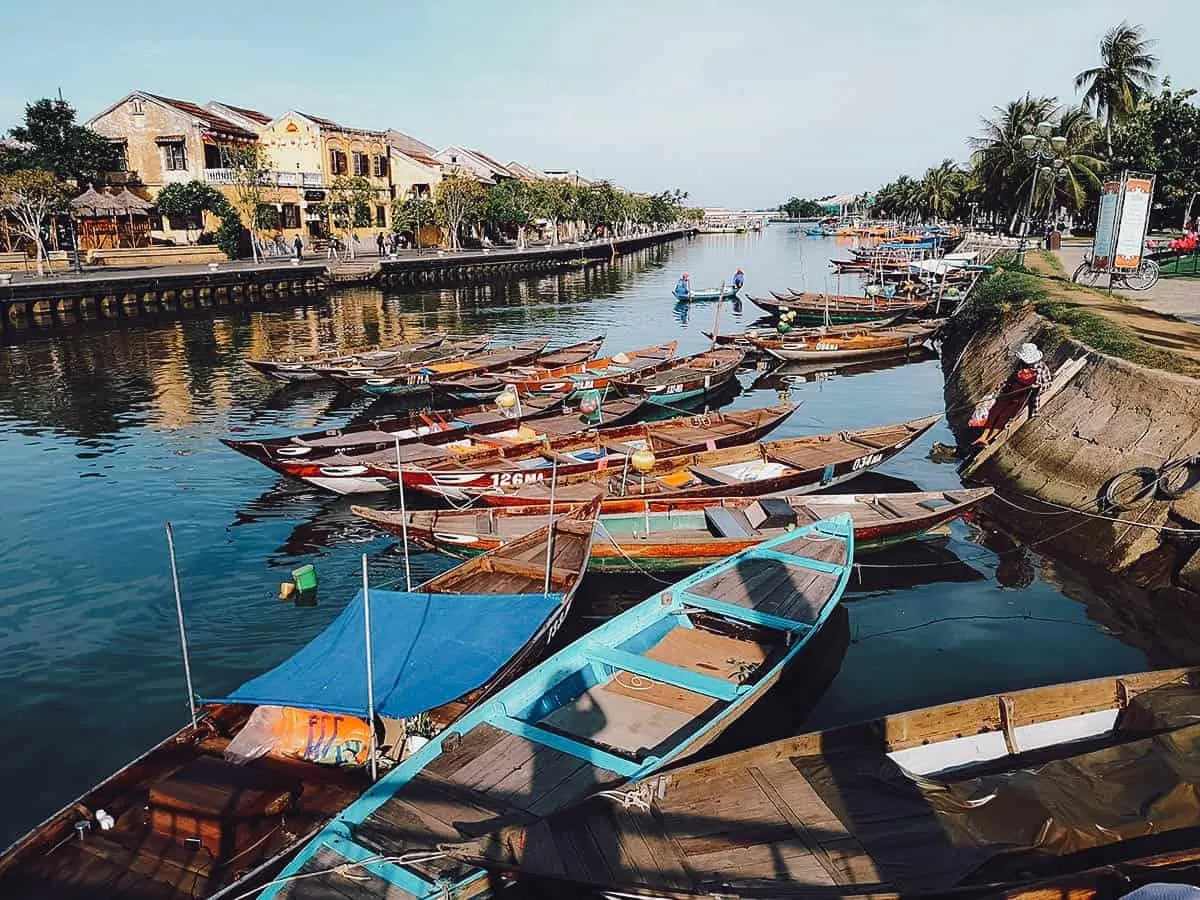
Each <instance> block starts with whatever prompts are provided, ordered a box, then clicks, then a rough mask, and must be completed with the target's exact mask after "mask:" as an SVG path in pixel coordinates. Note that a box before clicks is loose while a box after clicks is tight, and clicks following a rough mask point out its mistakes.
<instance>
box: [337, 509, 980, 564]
mask: <svg viewBox="0 0 1200 900" xmlns="http://www.w3.org/2000/svg"><path fill="white" fill-rule="evenodd" d="M992 493H993V489H992V488H975V489H973V490H959V491H929V492H914V493H901V494H863V495H858V496H855V495H853V494H844V495H837V494H805V495H802V496H796V497H770V498H766V497H763V498H757V499H756V498H753V497H717V498H712V499H700V500H645V499H641V498H620V497H617V498H613V499H606V500H605V501H604V503H603V504H602V505H601V507H600V517H599V518H598V519H597V520H596V524H597V525H598V526H599V528H598V529H597V534H598V537H597V539H596V540H595V542H594V543H593V544H592V558H591V562H590V563H589V564H588V571H589V572H625V573H633V574H637V573H639V572H643V571H651V572H665V571H676V572H678V571H692V570H695V569H700V568H703V567H704V566H707V565H711V564H712V563H714V562H717V561H719V560H722V559H724V558H725V557H727V556H729V555H730V554H733V553H740V552H741V551H742V550H745V549H746V548H747V547H752V546H753V545H754V544H757V543H759V542H760V541H764V540H767V539H769V538H773V537H776V536H778V535H780V534H783V533H784V532H785V531H788V530H789V529H792V528H795V527H796V526H798V525H807V524H809V523H811V522H816V521H818V520H820V519H827V518H829V517H831V516H834V515H837V514H839V513H848V514H849V515H850V516H851V517H852V518H853V520H854V546H855V550H856V552H858V553H862V552H864V551H867V550H879V549H882V548H884V547H890V546H892V545H894V544H899V543H902V542H904V541H909V540H913V539H915V538H918V537H920V536H922V535H925V534H928V533H929V532H930V531H932V530H933V529H935V528H939V527H940V526H942V525H945V524H946V523H947V522H950V521H953V520H954V519H957V518H959V517H960V516H962V515H963V514H964V513H966V512H967V511H968V510H970V509H971V508H972V507H974V506H975V505H976V504H978V503H980V502H981V501H982V500H983V499H984V498H985V497H989V496H991V494H992ZM352 511H353V512H354V514H355V515H357V516H358V517H360V518H362V519H365V520H366V521H368V522H370V523H371V524H373V525H376V526H378V527H380V528H382V529H384V530H385V531H388V532H390V533H392V534H395V535H403V534H405V533H407V535H408V539H409V540H410V541H412V542H413V543H415V544H419V545H420V546H422V547H426V548H428V549H430V550H434V551H437V552H439V553H445V554H448V555H450V556H456V557H461V558H468V557H471V556H474V555H475V554H477V553H484V552H486V551H488V550H493V549H495V548H496V547H499V546H501V545H502V544H503V543H505V542H506V541H510V540H513V539H514V538H518V537H521V536H522V535H524V534H526V533H528V532H529V530H530V529H532V528H536V527H537V525H538V523H539V522H544V521H545V519H546V507H544V506H500V507H496V506H493V507H489V508H488V509H487V510H486V512H481V511H476V510H469V511H467V510H442V509H439V510H419V511H415V512H410V513H408V520H407V527H405V524H406V523H405V521H404V516H403V515H402V514H401V513H399V512H393V511H389V510H379V509H369V508H367V507H362V506H355V507H352Z"/></svg>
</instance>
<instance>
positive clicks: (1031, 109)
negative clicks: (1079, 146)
mask: <svg viewBox="0 0 1200 900" xmlns="http://www.w3.org/2000/svg"><path fill="white" fill-rule="evenodd" d="M1057 105H1058V104H1057V101H1056V100H1055V99H1054V98H1053V97H1034V96H1033V95H1031V94H1026V95H1025V96H1024V97H1021V98H1020V99H1018V100H1013V101H1011V102H1009V103H1007V104H1005V105H1004V106H997V107H995V111H996V115H995V116H994V117H992V118H990V119H988V118H985V119H983V120H982V124H983V131H982V132H981V133H980V134H979V135H977V136H976V137H973V138H970V139H969V140H968V142H967V143H968V144H969V145H970V146H971V147H972V148H974V150H975V154H974V155H973V157H972V162H973V165H974V181H975V184H976V188H977V193H978V197H979V202H980V206H981V208H982V209H984V210H986V211H988V212H995V213H998V214H1000V215H1002V216H1004V217H1005V218H1007V219H1009V220H1010V222H1011V223H1013V224H1015V223H1016V220H1017V217H1018V216H1019V215H1020V213H1021V211H1022V209H1023V208H1024V200H1025V197H1027V196H1028V191H1029V184H1030V182H1031V180H1032V178H1033V173H1034V171H1035V168H1034V162H1033V160H1031V159H1030V158H1029V157H1028V155H1027V154H1026V153H1025V151H1024V150H1023V149H1022V147H1021V137H1022V135H1024V134H1026V133H1028V132H1029V131H1032V130H1033V129H1034V128H1035V127H1036V125H1037V124H1038V123H1039V122H1044V121H1047V120H1049V119H1051V118H1053V115H1054V112H1055V109H1056V108H1057Z"/></svg>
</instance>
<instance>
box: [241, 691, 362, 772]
mask: <svg viewBox="0 0 1200 900" xmlns="http://www.w3.org/2000/svg"><path fill="white" fill-rule="evenodd" d="M370 747H371V732H370V730H369V729H368V727H367V723H366V722H364V721H363V720H362V719H360V718H357V717H356V716H347V715H339V714H335V713H325V712H316V711H314V710H310V709H295V708H294V707H290V706H257V707H255V709H254V712H252V713H251V714H250V717H249V719H247V720H246V724H245V726H244V727H243V728H242V730H241V731H239V732H238V733H237V735H236V736H235V737H234V739H233V740H232V741H230V742H229V746H228V747H226V748H225V758H226V759H227V760H229V761H230V762H232V763H237V764H238V765H242V764H244V763H248V762H250V761H251V760H253V759H258V758H259V757H262V756H268V755H270V756H277V757H286V758H289V759H302V760H305V761H307V762H311V763H319V764H321V765H327V766H361V765H363V764H364V763H366V761H367V756H368V754H369V753H370Z"/></svg>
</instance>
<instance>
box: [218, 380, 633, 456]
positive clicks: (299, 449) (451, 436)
mask: <svg viewBox="0 0 1200 900" xmlns="http://www.w3.org/2000/svg"><path fill="white" fill-rule="evenodd" d="M645 406H646V401H645V399H644V398H641V397H617V398H614V399H609V400H606V401H604V402H603V403H601V404H600V405H599V406H598V408H597V409H596V411H595V412H593V413H585V412H583V411H582V409H580V408H579V406H578V405H577V404H575V405H568V402H567V401H564V400H560V399H559V398H557V397H528V398H526V399H524V400H523V401H521V403H520V405H519V406H518V407H517V408H516V409H515V410H513V411H505V410H502V409H497V408H496V406H495V405H493V404H486V405H483V406H476V407H472V408H469V409H459V410H456V411H455V412H453V413H451V412H438V411H436V410H433V411H429V412H413V413H408V414H407V415H403V416H396V417H394V418H387V419H374V420H372V421H370V422H366V423H364V424H362V425H351V426H347V427H345V428H331V429H327V430H325V431H312V432H308V433H306V434H298V435H289V436H285V437H277V438H262V439H259V440H248V441H235V440H228V439H225V438H222V439H221V442H222V443H223V444H225V445H226V446H227V447H231V448H232V449H234V450H236V451H238V452H239V453H241V454H244V455H245V456H248V457H250V458H251V459H253V460H257V461H258V462H260V463H262V464H263V465H265V466H268V467H269V468H272V469H275V470H276V471H278V472H282V473H283V474H285V475H294V474H298V473H299V472H300V471H301V469H302V468H303V467H302V466H298V465H297V464H302V463H305V462H307V461H308V460H318V459H323V458H326V457H329V456H330V455H332V454H338V455H339V459H338V460H337V461H335V463H334V464H338V463H343V462H345V458H346V457H348V456H352V455H354V454H358V453H370V452H375V451H379V450H387V449H389V448H390V449H392V450H394V449H395V447H396V443H397V442H399V443H400V445H401V446H405V445H408V444H416V443H422V444H428V445H445V444H448V443H450V442H452V441H460V440H462V439H463V438H465V437H468V436H471V437H475V438H481V439H485V438H491V439H492V440H494V441H496V442H498V443H512V442H514V441H517V440H531V439H533V438H535V437H537V436H540V435H565V434H572V433H575V432H578V431H579V430H580V428H605V427H610V426H613V425H621V424H625V423H628V422H632V421H634V420H636V419H637V418H638V417H639V416H640V415H641V412H642V410H643V409H644V408H645ZM523 427H524V429H525V430H524V431H522V430H521V429H522V428H523Z"/></svg>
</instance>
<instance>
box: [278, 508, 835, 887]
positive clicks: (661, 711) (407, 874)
mask: <svg viewBox="0 0 1200 900" xmlns="http://www.w3.org/2000/svg"><path fill="white" fill-rule="evenodd" d="M853 558H854V528H853V523H852V522H851V519H850V517H849V516H847V515H841V516H837V517H834V518H832V519H825V520H821V521H819V522H816V523H813V524H811V525H808V526H805V527H803V528H800V529H797V530H796V531H794V532H791V533H788V534H784V535H780V536H779V537H777V538H775V539H772V540H770V541H767V542H765V543H763V544H760V545H758V546H756V547H753V548H751V549H748V550H745V551H743V552H741V553H738V554H735V555H733V556H731V557H729V558H728V559H725V560H722V561H721V562H720V563H717V564H716V565H713V566H710V567H708V568H706V569H703V570H702V571H700V572H697V573H696V574H694V575H692V576H689V577H688V578H685V579H683V580H682V581H680V582H678V583H677V584H674V585H672V586H670V587H667V588H665V589H664V590H662V591H659V592H658V593H656V594H654V595H653V596H651V597H650V598H648V599H647V600H644V601H642V602H641V603H639V604H638V605H636V606H634V607H633V608H631V609H629V610H627V611H626V612H624V613H622V614H620V615H618V616H616V617H614V618H613V619H610V620H609V621H608V622H606V623H605V624H603V625H601V626H600V627H598V628H596V629H595V630H593V631H592V632H590V633H588V634H587V635H585V636H584V637H582V638H580V639H579V640H577V641H575V642H574V643H572V644H570V645H569V646H568V647H566V648H564V649H563V650H560V651H559V652H558V653H556V654H555V655H554V656H552V657H551V658H550V659H548V660H546V662H544V663H542V664H541V665H539V666H537V667H536V668H534V669H532V670H531V671H529V672H528V673H526V674H525V675H523V676H521V677H520V678H518V679H517V680H516V681H514V682H513V683H512V684H511V685H509V686H508V687H507V688H505V689H504V690H502V691H500V692H499V693H497V694H496V695H495V696H494V697H493V698H492V699H491V701H489V702H487V703H484V704H483V705H481V706H480V707H478V708H477V709H475V710H473V711H472V712H470V713H468V714H467V715H465V716H463V717H462V718H461V719H459V720H458V721H457V722H456V723H455V724H454V726H453V727H452V728H449V729H447V730H445V731H443V732H442V733H441V734H440V735H438V736H437V737H436V738H434V739H433V740H432V741H431V742H430V743H429V744H427V745H426V746H424V747H423V748H422V749H420V750H419V751H417V753H416V754H414V755H413V756H412V757H411V758H409V759H408V760H406V761H405V762H404V763H402V764H401V765H400V766H398V767H397V768H396V769H394V770H393V771H391V772H389V773H388V774H387V775H386V776H384V777H383V778H382V779H381V780H380V781H379V782H378V783H376V784H375V785H373V786H372V787H371V788H370V789H369V790H368V791H367V792H366V793H365V794H364V795H363V796H362V797H361V798H360V799H359V800H357V801H356V802H355V803H353V804H352V805H351V806H350V807H349V808H348V809H347V810H346V811H345V812H344V813H342V814H341V815H339V816H337V817H336V818H335V819H334V820H333V821H332V822H331V823H330V824H329V825H328V826H327V827H326V828H325V829H323V830H322V832H321V833H320V834H319V835H318V836H317V837H316V839H314V840H313V841H312V842H311V843H310V844H309V845H308V846H306V847H305V848H304V849H303V850H302V851H301V852H300V854H299V855H298V856H297V857H296V859H295V860H294V861H293V862H292V863H291V864H290V865H289V866H288V867H287V868H286V869H285V870H284V871H283V872H282V873H281V874H280V875H279V877H278V878H276V879H275V881H274V882H273V883H272V884H271V885H269V886H268V887H267V889H266V890H265V891H264V892H263V893H262V894H261V895H260V897H261V900H273V898H289V900H333V898H345V897H347V896H352V897H370V896H380V897H383V896H386V897H392V898H434V897H446V896H453V897H459V896H479V895H482V894H484V893H485V892H487V891H488V889H489V884H488V881H487V875H486V873H485V872H484V871H483V870H482V869H479V868H477V867H475V866H473V865H471V864H469V863H467V862H465V861H463V860H460V859H456V858H454V857H453V856H451V855H449V854H448V853H446V852H445V851H443V850H441V849H439V848H440V847H441V845H444V844H448V843H456V842H461V841H464V840H470V839H473V838H478V837H481V836H482V835H485V834H488V833H490V832H493V831H495V830H497V829H498V828H501V827H503V826H506V825H515V824H525V823H529V822H532V821H534V820H535V819H537V818H539V817H541V816H545V815H548V814H550V813H551V812H554V811H555V810H558V809H562V808H564V807H566V806H569V805H571V804H573V803H575V802H578V801H579V800H581V799H583V798H584V797H586V796H588V795H590V794H593V793H595V792H597V791H610V790H613V789H615V788H617V787H619V786H621V785H623V784H625V783H626V782H628V781H630V780H636V779H640V778H645V777H646V776H649V775H651V774H653V773H655V772H657V771H659V770H660V769H662V768H663V767H664V766H667V765H669V764H672V763H674V762H676V761H677V760H679V759H681V758H683V757H685V756H688V755H691V754H693V753H695V752H696V751H698V750H699V749H701V748H702V747H704V746H706V745H708V744H709V743H711V742H712V741H713V740H714V739H715V738H716V737H717V736H718V735H720V734H721V733H722V732H723V731H724V730H725V729H727V728H728V727H729V726H730V725H731V724H732V723H733V722H734V721H736V720H737V719H738V718H740V717H742V716H743V715H744V714H745V713H746V712H747V711H749V710H750V709H751V707H752V706H753V705H754V704H755V703H756V702H757V701H758V700H760V699H761V698H762V697H763V695H764V694H766V692H767V691H768V690H769V689H770V687H771V686H772V685H774V684H775V683H776V682H777V681H778V680H779V678H780V676H781V674H782V673H783V672H784V670H785V669H787V668H788V667H789V666H791V665H792V664H793V663H795V661H796V660H797V659H798V658H799V657H800V656H801V655H802V654H803V653H804V652H805V649H806V647H808V645H809V644H810V642H811V641H812V640H813V639H814V637H815V636H816V635H817V634H818V632H819V631H820V630H821V628H822V627H823V626H824V624H825V623H826V621H827V620H828V619H829V617H830V615H831V614H832V613H833V611H834V609H835V608H836V606H837V604H838V602H839V600H840V598H841V595H842V592H843V591H844V590H845V587H846V584H847V581H848V579H849V574H850V571H851V568H852V563H853ZM347 891H349V892H350V893H347Z"/></svg>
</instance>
